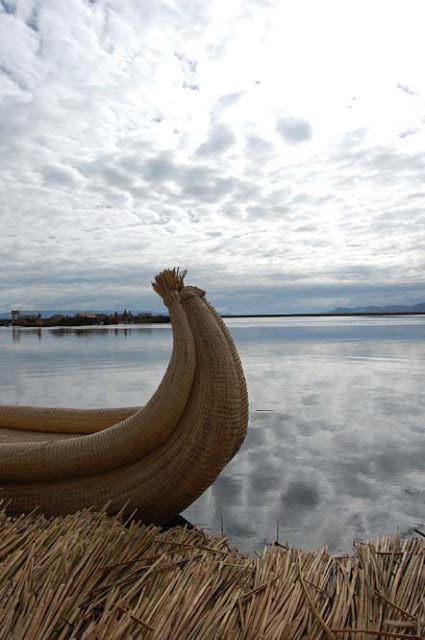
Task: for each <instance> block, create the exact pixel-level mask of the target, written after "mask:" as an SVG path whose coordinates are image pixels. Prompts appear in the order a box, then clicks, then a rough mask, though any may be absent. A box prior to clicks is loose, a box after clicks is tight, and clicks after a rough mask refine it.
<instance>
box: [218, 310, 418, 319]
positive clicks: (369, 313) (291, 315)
mask: <svg viewBox="0 0 425 640" xmlns="http://www.w3.org/2000/svg"><path fill="white" fill-rule="evenodd" d="M345 316H348V317H353V316H425V311H385V312H383V311H367V312H366V311H360V312H354V313H245V314H242V313H241V314H236V315H234V314H232V315H228V314H223V315H222V316H221V317H222V318H332V317H338V318H344V317H345Z"/></svg>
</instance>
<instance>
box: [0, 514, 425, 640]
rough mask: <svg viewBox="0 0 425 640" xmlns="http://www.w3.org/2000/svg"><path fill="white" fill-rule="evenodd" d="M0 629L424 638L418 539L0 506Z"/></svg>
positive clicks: (88, 635)
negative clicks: (253, 531)
mask: <svg viewBox="0 0 425 640" xmlns="http://www.w3.org/2000/svg"><path fill="white" fill-rule="evenodd" d="M0 540H1V544H0V640H10V639H11V638H13V639H14V640H47V639H48V640H71V639H74V640H76V639H77V638H78V639H81V640H95V639H96V640H102V639H105V640H106V639H108V640H110V639H113V640H121V639H122V640H136V639H142V638H143V639H144V638H146V639H149V640H162V639H164V638H167V640H195V639H196V640H216V639H218V638H221V639H232V640H251V639H252V640H254V639H255V640H257V639H259V638H261V639H262V640H279V639H282V640H283V639H288V640H302V639H306V638H308V639H309V640H322V639H329V640H330V639H332V640H349V639H351V640H357V639H360V640H371V639H372V640H373V639H374V638H410V639H412V638H416V639H418V638H422V639H423V638H424V637H425V635H424V626H425V599H424V596H425V571H424V557H425V540H424V539H418V540H416V539H407V540H404V541H400V539H399V537H397V536H393V537H390V536H383V537H381V538H378V539H376V540H374V541H371V542H367V543H362V544H355V545H354V553H353V554H352V555H347V556H343V557H332V556H330V555H329V554H328V553H327V551H326V549H324V550H321V551H315V552H309V553H305V552H302V551H299V550H296V549H292V548H289V547H281V546H278V545H275V546H269V547H266V548H265V549H264V550H263V551H262V553H261V554H258V555H257V557H255V558H252V557H249V556H245V555H242V554H240V553H238V552H237V551H235V550H231V549H229V548H228V546H227V543H226V540H225V538H224V537H213V536H208V535H206V534H204V533H203V532H201V531H199V530H196V529H195V530H186V529H182V528H174V529H171V530H169V531H161V530H160V529H159V528H157V527H154V526H148V527H147V526H143V525H142V524H140V523H134V522H133V523H130V522H127V524H126V526H124V525H123V522H122V520H121V519H120V518H117V517H115V518H108V517H107V516H106V514H105V513H104V512H103V513H93V512H89V511H83V512H80V513H78V514H74V515H73V516H67V517H65V518H55V519H53V520H51V521H49V520H46V519H45V518H44V517H43V516H41V515H35V514H33V515H30V516H26V517H22V518H19V519H17V520H13V519H10V518H8V517H7V516H6V515H5V513H4V512H0Z"/></svg>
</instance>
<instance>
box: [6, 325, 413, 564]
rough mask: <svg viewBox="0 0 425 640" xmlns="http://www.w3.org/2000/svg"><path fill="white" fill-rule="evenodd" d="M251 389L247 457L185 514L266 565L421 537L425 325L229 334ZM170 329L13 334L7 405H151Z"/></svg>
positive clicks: (254, 328)
mask: <svg viewBox="0 0 425 640" xmlns="http://www.w3.org/2000/svg"><path fill="white" fill-rule="evenodd" d="M227 324H228V326H229V328H230V330H231V332H232V335H233V337H234V339H235V342H236V344H237V347H238V350H239V353H240V355H241V358H242V362H243V366H244V370H245V374H246V377H247V382H248V389H249V396H250V409H251V416H250V425H249V432H248V435H247V438H246V440H245V443H244V445H243V446H242V448H241V450H240V452H239V453H238V454H237V456H236V457H235V458H234V459H233V460H232V462H231V463H230V464H229V465H228V466H227V467H226V469H225V470H224V471H223V472H222V474H221V476H220V477H219V478H218V479H217V480H216V482H215V484H214V485H213V486H212V487H211V488H210V489H209V490H208V491H207V492H206V493H205V494H204V495H203V496H201V498H200V499H199V500H198V501H197V502H196V503H194V504H193V505H192V506H191V507H190V508H189V509H187V510H186V511H185V512H184V515H185V517H186V518H187V519H188V520H190V521H191V522H193V523H195V524H198V525H200V526H202V527H203V528H204V529H206V530H208V531H210V532H212V533H214V532H215V533H219V532H220V530H221V528H223V529H224V532H225V534H226V535H227V536H228V538H229V540H230V542H231V544H233V545H235V546H237V547H238V548H239V549H240V550H242V551H249V552H252V551H253V550H254V549H255V548H258V549H259V548H261V546H262V545H263V544H264V543H267V542H271V541H273V540H275V539H276V537H277V536H278V538H279V542H280V543H285V542H286V541H288V542H289V543H290V544H291V545H293V546H297V547H300V548H303V549H314V548H319V547H322V546H324V545H328V547H329V550H330V551H331V552H333V553H339V552H347V551H350V549H351V545H352V541H353V540H364V539H366V538H368V537H373V536H376V535H378V534H382V533H395V532H396V531H397V528H398V529H399V530H400V533H401V534H402V535H410V534H413V529H414V528H415V527H423V526H424V522H425V421H424V415H425V317H424V316H398V317H379V318H376V317H354V318H353V317H346V318H344V317H342V318H290V319H287V318H277V319H275V318H273V319H243V320H236V319H234V320H229V321H227ZM170 352H171V331H170V327H169V326H168V325H160V326H158V325H153V326H140V325H139V326H127V327H117V328H109V327H105V328H103V327H100V328H94V329H92V328H78V329H69V328H66V329H62V328H54V329H42V330H33V329H14V330H12V329H11V328H1V329H0V404H34V405H51V406H75V407H96V406H105V407H108V406H120V405H138V404H144V403H145V402H146V400H147V399H148V398H149V397H150V396H151V394H152V393H153V392H154V390H155V388H156V386H157V385H158V383H159V381H160V379H161V377H162V375H163V373H164V371H165V368H166V366H167V363H168V359H169V356H170Z"/></svg>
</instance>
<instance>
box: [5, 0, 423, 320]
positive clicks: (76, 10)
mask: <svg viewBox="0 0 425 640" xmlns="http://www.w3.org/2000/svg"><path fill="white" fill-rule="evenodd" d="M424 19H425V9H424V6H423V3H422V2H421V0H406V1H405V2H403V3H401V2H396V1H394V2H393V1H392V0H376V1H375V2H373V3H370V2H366V1H365V0H360V1H359V0H357V1H356V2H354V0H353V1H351V0H347V2H344V3H341V2H339V1H338V0H324V1H323V2H320V3H319V2H315V1H314V0H299V1H298V2H295V1H294V2H279V1H276V2H272V1H270V0H264V1H263V2H262V1H261V0H256V1H255V2H254V1H253V0H245V1H242V0H239V1H236V0H227V1H226V2H221V1H220V0H215V1H211V2H205V1H204V0H189V1H187V2H184V3H181V2H178V1H177V0H176V1H174V2H173V1H167V2H165V1H164V2H161V1H160V0H158V1H157V2H151V1H145V0H87V1H86V0H67V1H66V2H57V0H1V1H0V189H1V192H2V194H1V195H2V197H1V205H0V206H1V209H0V232H1V245H0V247H1V264H2V269H1V272H0V312H4V311H9V310H10V309H11V308H22V309H37V308H64V309H66V308H85V309H87V308H95V309H113V308H121V307H124V306H127V307H129V306H130V307H131V308H133V309H134V310H137V309H143V308H150V309H158V310H159V309H160V303H159V301H158V302H157V301H156V299H155V296H154V294H153V293H151V291H150V286H149V282H150V280H151V279H152V276H153V275H154V274H155V273H156V272H157V271H158V270H159V269H162V268H164V267H167V266H173V265H180V266H182V267H184V268H187V269H188V270H189V279H190V281H191V282H194V283H196V284H199V285H201V286H202V287H203V288H205V289H206V290H207V291H208V293H209V297H210V299H211V301H212V302H213V303H214V304H215V305H216V306H217V307H218V308H219V309H220V310H222V311H226V312H257V313H258V312H267V311H269V312H271V313H273V312H274V313H276V312H278V311H282V312H292V311H321V310H324V309H329V308H332V307H335V306H356V305H365V304H387V303H405V304H414V303H415V302H420V301H423V300H425V287H424V285H425V276H424V273H425V210H424V205H425V189H424V184H425V154H424V150H425V99H424V96H425V75H424V73H423V60H424V59H425V40H424V38H423V34H422V30H423V27H422V25H423V23H424Z"/></svg>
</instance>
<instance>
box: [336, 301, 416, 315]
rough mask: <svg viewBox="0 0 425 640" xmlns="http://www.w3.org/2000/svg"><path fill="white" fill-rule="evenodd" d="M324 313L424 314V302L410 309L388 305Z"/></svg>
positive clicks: (339, 309)
mask: <svg viewBox="0 0 425 640" xmlns="http://www.w3.org/2000/svg"><path fill="white" fill-rule="evenodd" d="M325 313H327V314H332V313H341V314H343V313H425V302H419V303H418V304H414V305H413V306H410V307H409V306H407V305H401V304H389V305H387V306H385V307H376V306H371V307H354V308H352V309H350V308H348V307H337V308H336V309H332V311H325Z"/></svg>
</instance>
